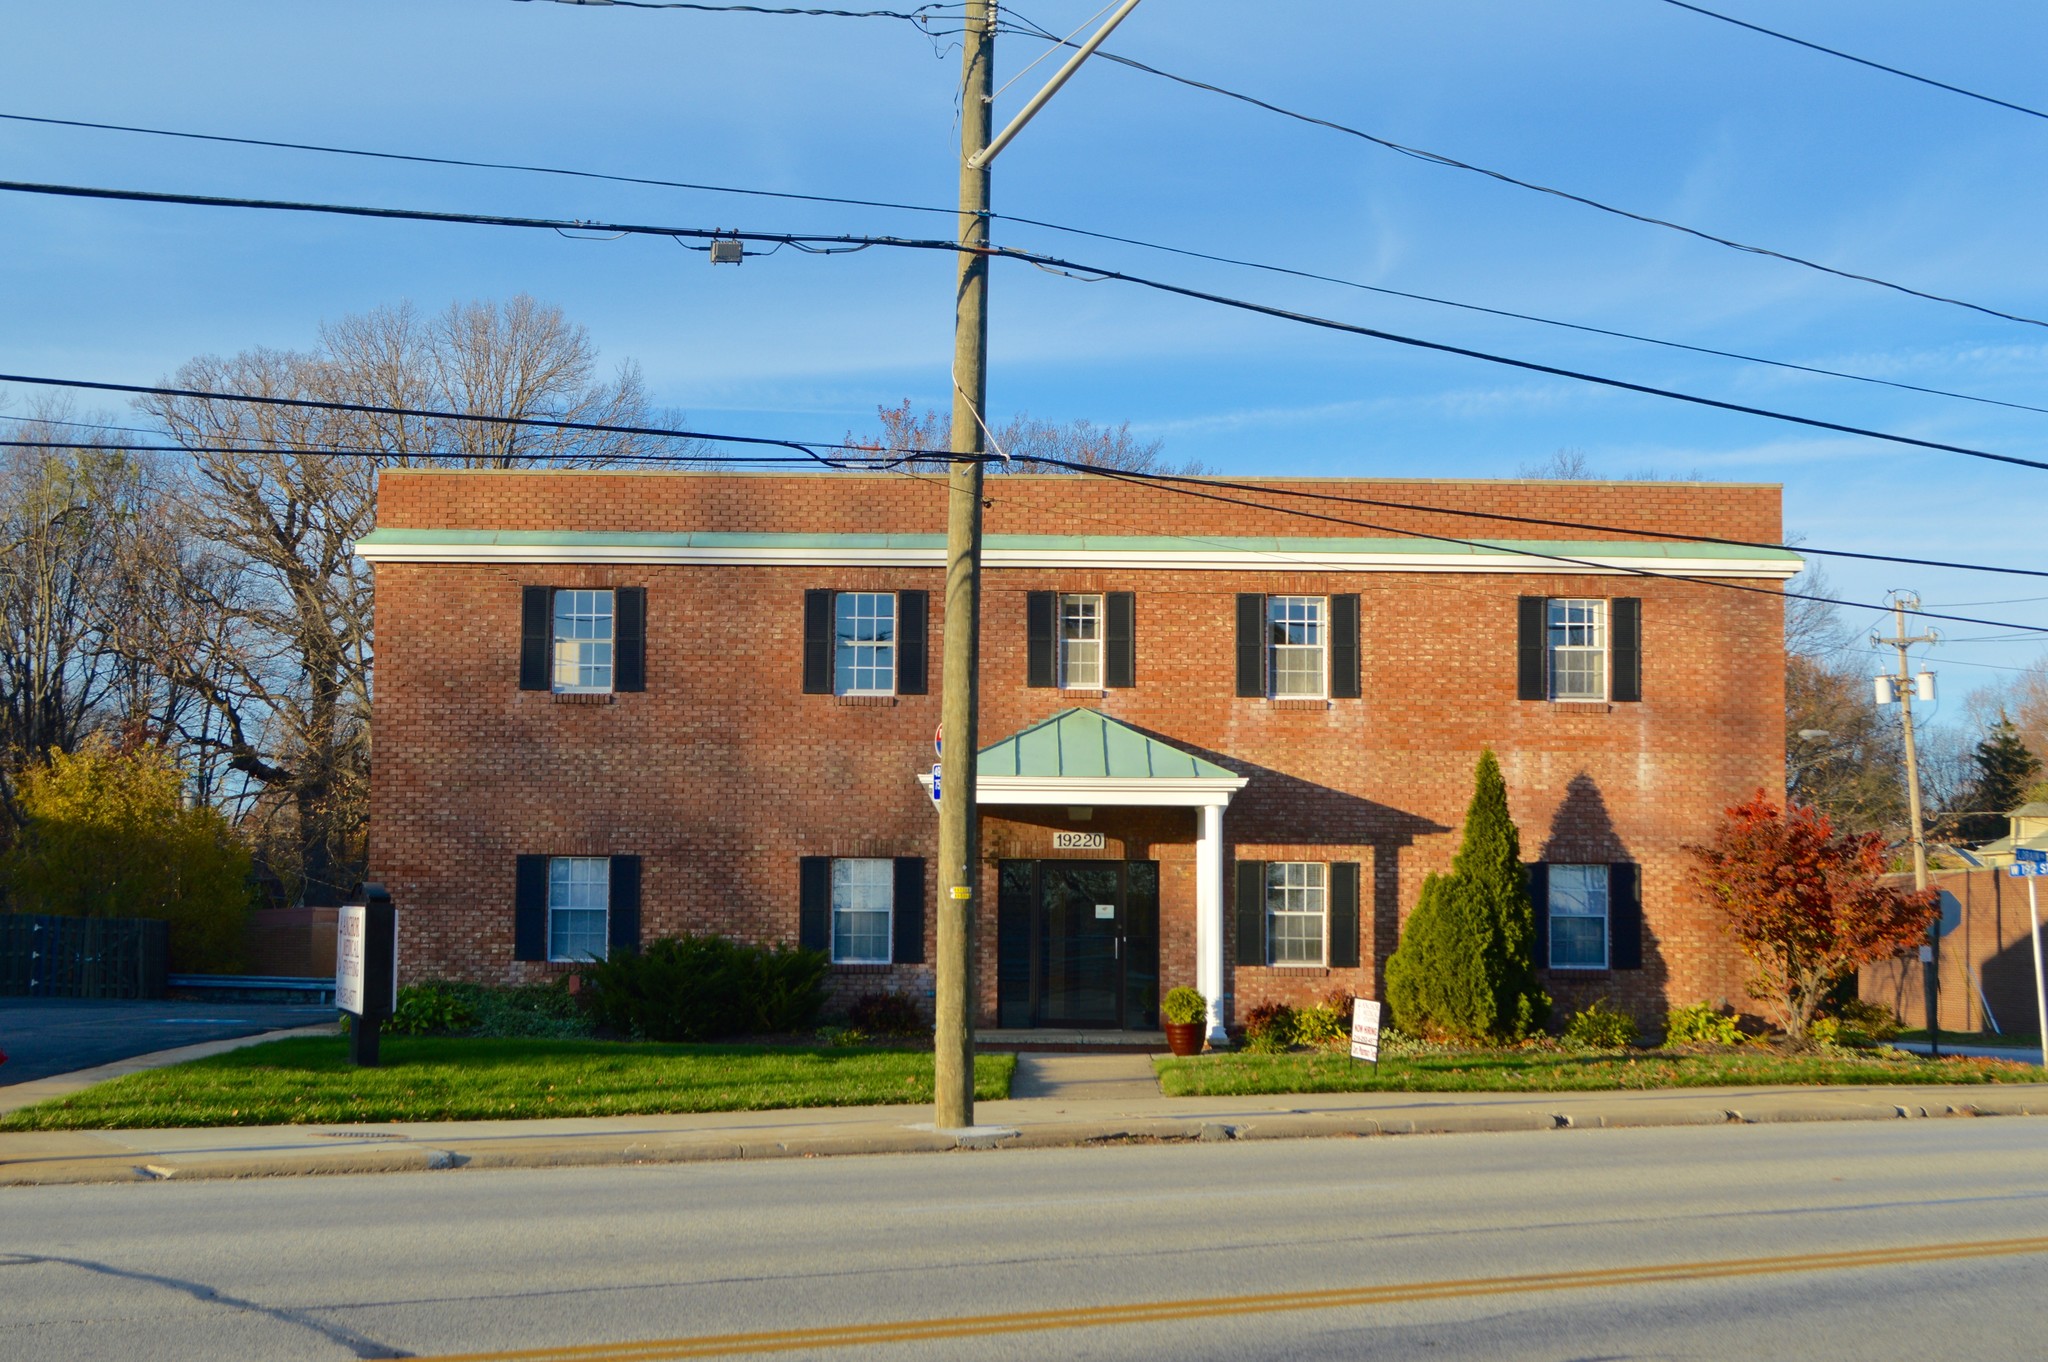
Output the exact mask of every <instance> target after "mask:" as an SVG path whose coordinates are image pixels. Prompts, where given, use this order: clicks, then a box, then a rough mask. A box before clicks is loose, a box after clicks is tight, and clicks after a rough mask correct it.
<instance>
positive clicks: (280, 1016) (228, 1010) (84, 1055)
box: [0, 998, 335, 1085]
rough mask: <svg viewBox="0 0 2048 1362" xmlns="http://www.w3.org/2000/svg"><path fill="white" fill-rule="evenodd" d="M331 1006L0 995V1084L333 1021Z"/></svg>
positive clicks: (333, 1014) (21, 1081)
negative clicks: (2, 1061) (1, 1060)
mask: <svg viewBox="0 0 2048 1362" xmlns="http://www.w3.org/2000/svg"><path fill="white" fill-rule="evenodd" d="M334 1016H335V1013H334V1007H333V1005H332V1004H326V1005H323V1006H319V1007H308V1006H300V1005H297V1004H284V1003H147V1002H135V1003H127V1002H93V1001H89V1000H87V999H83V998H0V1052H4V1053H5V1054H6V1055H7V1062H6V1063H5V1064H0V1085H5V1084H11V1083H26V1082H28V1081H29V1080H30V1079H32V1078H47V1077H49V1076H50V1075H51V1074H64V1073H71V1072H73V1071H74V1070H78V1069H90V1068H94V1067H96V1066H98V1065H101V1064H112V1063H113V1062H114V1061H115V1060H117V1059H128V1058H130V1057H131V1056H134V1055H146V1054H148V1053H149V1052H150V1051H152V1050H168V1049H171V1048H172V1047H174V1046H178V1045H197V1044H199V1043H200V1042H201V1041H207V1040H232V1039H233V1038H234V1037H236V1036H253V1035H255V1034H257V1033H258V1032H260V1031H277V1030H282V1029H284V1028H285V1027H289V1026H314V1025H317V1024H319V1023H321V1022H330V1021H333V1020H334Z"/></svg>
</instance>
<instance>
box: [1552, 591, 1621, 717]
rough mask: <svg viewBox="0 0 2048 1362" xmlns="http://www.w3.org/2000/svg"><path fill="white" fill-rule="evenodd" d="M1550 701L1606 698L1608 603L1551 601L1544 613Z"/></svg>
mask: <svg viewBox="0 0 2048 1362" xmlns="http://www.w3.org/2000/svg"><path fill="white" fill-rule="evenodd" d="M1546 615H1547V623H1548V629H1549V638H1548V649H1549V654H1550V698H1551V699H1553V700H1604V699H1606V698H1607V602H1606V601H1604V600H1584V599H1570V600H1553V601H1551V602H1549V604H1548V607H1547V610H1546Z"/></svg>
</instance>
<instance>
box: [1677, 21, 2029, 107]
mask: <svg viewBox="0 0 2048 1362" xmlns="http://www.w3.org/2000/svg"><path fill="white" fill-rule="evenodd" d="M1664 3H1665V4H1667V5H1676V6H1677V7H1678V8H1679V9H1689V10H1691V11H1692V12H1693V13H1694V14H1703V15H1705V16H1706V17H1707V18H1709V19H1719V20H1720V21H1721V22H1722V23H1724V24H1733V25H1735V26H1736V27H1737V28H1746V29H1748V30H1749V31H1750V32H1752V33H1761V34H1763V35H1764V36H1765V37H1767V38H1776V39H1778V40H1779V41H1780V42H1787V43H1793V44H1795V45H1797V46H1799V47H1804V48H1810V49H1811V50H1813V51H1815V52H1825V53H1826V54H1827V55H1828V56H1830V57H1840V58H1841V59H1842V60H1843V61H1852V62H1855V63H1856V64H1857V65H1858V66H1867V67H1869V68H1870V69H1871V70H1873V71H1883V72H1885V73H1886V74H1888V75H1893V76H1903V77H1905V78H1906V79H1907V80H1914V81H1918V82H1920V84H1922V85H1932V86H1933V87H1934V88H1935V89H1937V90H1946V91H1948V92H1949V93H1950V94H1952V95H1961V96H1963V97H1964V98H1965V99H1975V100H1981V101H1983V102H1984V103H1986V104H1996V105H1997V106H1998V107H1999V108H2001V109H2010V110H2012V111H2013V112H2014V113H2023V114H2026V115H2028V116H2029V117H2031V118H2048V113H2042V112H2041V111H2040V110H2039V109H2030V108H2028V107H2027V106H2026V105H2024V104H2015V103H2013V102H2012V101H2011V100H2007V99H1995V98H1993V97H1992V96H1990V95H1985V94H1979V93H1978V92H1977V91H1975V90H1966V89H1964V88H1963V87H1962V86H1960V85H1950V84H1949V83H1948V82H1947V81H1945V80H1935V79H1934V78H1932V77H1931V76H1917V75H1914V74H1913V73H1912V72H1911V71H1902V70H1900V69H1899V68H1898V67H1896V66H1886V65H1885V64H1884V63H1883V62H1881V61H1872V60H1870V59H1869V58H1868V57H1858V56H1855V55H1854V54H1852V53H1848V52H1844V51H1842V50H1841V49H1839V48H1834V47H1823V46H1822V45H1821V44H1819V43H1813V42H1808V41H1807V40H1806V39H1804V38H1795V37H1793V36H1792V35H1791V34H1789V33H1780V32H1778V30H1777V29H1775V28H1765V27H1764V26H1763V25H1762V24H1752V23H1750V22H1749V21H1748V20H1746V19H1737V18H1735V17H1734V16H1733V15H1729V14H1721V13H1719V12H1717V11H1715V10H1710V9H1704V8H1702V7H1701V6H1699V5H1692V4H1687V3H1686V0H1664Z"/></svg>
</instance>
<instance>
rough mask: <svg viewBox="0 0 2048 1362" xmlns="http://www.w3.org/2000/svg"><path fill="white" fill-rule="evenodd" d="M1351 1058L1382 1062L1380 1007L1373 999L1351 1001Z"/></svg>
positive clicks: (1375, 1062)
mask: <svg viewBox="0 0 2048 1362" xmlns="http://www.w3.org/2000/svg"><path fill="white" fill-rule="evenodd" d="M1351 1057H1352V1058H1353V1059H1369V1060H1371V1061H1372V1062H1373V1063H1374V1064H1377V1063H1379V1062H1380V1005H1379V1004H1378V1003H1377V1002H1375V1001H1373V1000H1372V999H1371V998H1354V999H1352V1000H1351Z"/></svg>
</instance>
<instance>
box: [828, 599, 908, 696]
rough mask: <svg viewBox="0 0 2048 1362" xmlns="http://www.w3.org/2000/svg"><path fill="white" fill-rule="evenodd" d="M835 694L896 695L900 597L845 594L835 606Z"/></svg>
mask: <svg viewBox="0 0 2048 1362" xmlns="http://www.w3.org/2000/svg"><path fill="white" fill-rule="evenodd" d="M832 693H833V694H835V695H894V694H895V693H896V595H895V593H894V592H889V591H842V592H840V593H839V594H838V596H837V597H836V598H835V599H834V601H833V604H832Z"/></svg>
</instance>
